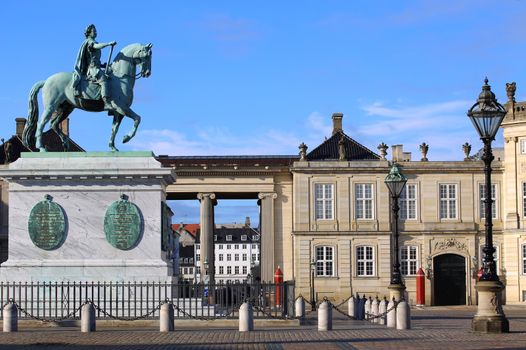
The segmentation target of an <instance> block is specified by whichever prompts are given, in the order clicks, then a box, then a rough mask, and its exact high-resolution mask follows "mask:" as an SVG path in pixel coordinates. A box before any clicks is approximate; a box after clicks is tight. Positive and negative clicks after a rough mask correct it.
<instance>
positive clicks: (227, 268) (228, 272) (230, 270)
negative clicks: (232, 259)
mask: <svg viewBox="0 0 526 350" xmlns="http://www.w3.org/2000/svg"><path fill="white" fill-rule="evenodd" d="M226 273H227V275H231V274H232V266H227V267H226Z"/></svg>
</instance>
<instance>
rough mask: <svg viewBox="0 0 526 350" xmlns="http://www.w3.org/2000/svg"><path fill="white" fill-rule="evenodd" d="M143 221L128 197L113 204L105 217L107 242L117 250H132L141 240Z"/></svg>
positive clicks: (122, 197) (123, 197) (124, 196)
mask: <svg viewBox="0 0 526 350" xmlns="http://www.w3.org/2000/svg"><path fill="white" fill-rule="evenodd" d="M141 228H142V219H141V214H140V213H139V209H138V208H137V206H136V205H135V204H133V203H131V202H129V201H128V197H127V196H126V195H121V200H119V201H115V202H113V203H112V204H111V205H110V207H109V208H108V210H106V215H105V216H104V233H105V234H106V240H107V241H108V242H109V243H110V244H111V245H112V246H114V247H115V248H117V249H121V250H130V249H132V248H133V247H135V246H136V245H137V244H138V243H139V240H140V238H141Z"/></svg>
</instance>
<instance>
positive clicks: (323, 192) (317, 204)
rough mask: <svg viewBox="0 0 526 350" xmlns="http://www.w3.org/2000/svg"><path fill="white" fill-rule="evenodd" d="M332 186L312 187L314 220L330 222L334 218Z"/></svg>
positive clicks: (319, 185)
mask: <svg viewBox="0 0 526 350" xmlns="http://www.w3.org/2000/svg"><path fill="white" fill-rule="evenodd" d="M333 203H334V184H315V185H314V212H315V217H316V220H332V219H333V218H334V214H333V207H334V205H333Z"/></svg>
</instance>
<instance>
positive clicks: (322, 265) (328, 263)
mask: <svg viewBox="0 0 526 350" xmlns="http://www.w3.org/2000/svg"><path fill="white" fill-rule="evenodd" d="M333 267H334V255H333V248H332V247H325V246H324V247H316V276H333V275H334V269H333Z"/></svg>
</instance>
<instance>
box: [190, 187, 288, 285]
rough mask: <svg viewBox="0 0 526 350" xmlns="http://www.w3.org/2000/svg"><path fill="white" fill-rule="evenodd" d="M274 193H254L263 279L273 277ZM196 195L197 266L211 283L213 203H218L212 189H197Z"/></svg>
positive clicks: (212, 265) (213, 263)
mask: <svg viewBox="0 0 526 350" xmlns="http://www.w3.org/2000/svg"><path fill="white" fill-rule="evenodd" d="M277 197H278V195H277V194H276V193H274V192H260V193H258V196H257V198H258V205H259V207H260V209H259V213H260V214H259V216H260V218H259V222H260V224H259V226H260V254H261V255H260V256H261V259H260V269H261V280H262V281H272V280H273V277H274V270H275V269H276V266H274V262H275V258H274V251H275V249H274V244H275V243H274V200H275V199H276V198H277ZM197 199H199V202H200V216H199V217H200V227H201V233H200V235H201V239H200V244H201V260H200V262H199V266H200V269H201V275H202V278H203V279H202V280H203V281H205V282H206V281H209V282H210V283H214V281H215V276H214V275H215V261H214V260H215V257H214V227H215V220H214V207H215V205H216V204H217V199H216V194H215V193H211V192H210V193H198V194H197ZM206 263H208V264H206ZM206 265H208V266H206ZM207 267H208V268H207Z"/></svg>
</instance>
